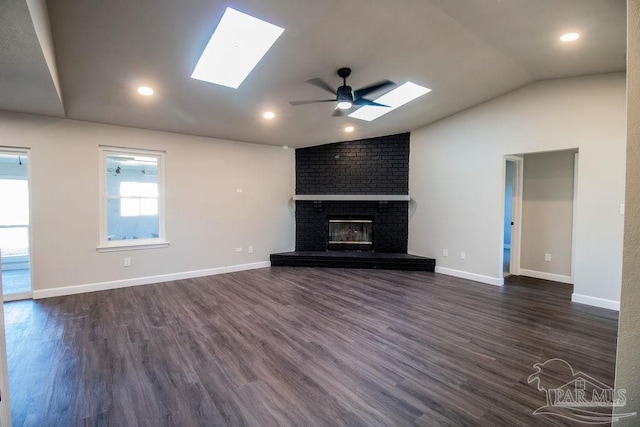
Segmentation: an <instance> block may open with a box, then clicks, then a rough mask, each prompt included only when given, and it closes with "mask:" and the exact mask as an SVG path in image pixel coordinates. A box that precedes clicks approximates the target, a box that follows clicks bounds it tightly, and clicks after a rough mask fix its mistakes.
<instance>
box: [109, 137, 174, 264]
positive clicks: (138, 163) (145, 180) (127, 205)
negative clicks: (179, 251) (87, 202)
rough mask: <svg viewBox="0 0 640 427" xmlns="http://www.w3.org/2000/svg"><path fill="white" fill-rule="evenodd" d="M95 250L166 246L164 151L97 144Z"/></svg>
mask: <svg viewBox="0 0 640 427" xmlns="http://www.w3.org/2000/svg"><path fill="white" fill-rule="evenodd" d="M101 160H102V172H101V178H102V179H101V183H100V185H101V188H102V191H101V194H102V195H101V198H100V204H101V206H100V207H101V209H100V211H101V221H100V222H101V230H100V247H99V248H98V250H106V251H108V250H123V249H140V248H142V247H163V246H168V242H167V240H166V236H165V230H164V200H163V185H164V181H163V168H164V153H162V152H156V151H153V152H152V151H137V150H126V149H119V148H108V147H102V148H101Z"/></svg>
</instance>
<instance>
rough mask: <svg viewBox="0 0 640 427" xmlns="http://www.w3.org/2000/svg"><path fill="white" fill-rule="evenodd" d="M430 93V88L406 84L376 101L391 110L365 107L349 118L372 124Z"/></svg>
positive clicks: (370, 106)
mask: <svg viewBox="0 0 640 427" xmlns="http://www.w3.org/2000/svg"><path fill="white" fill-rule="evenodd" d="M429 92H431V89H429V88H426V87H423V86H420V85H417V84H415V83H411V82H406V83H405V84H403V85H402V86H398V87H397V88H395V89H394V90H392V91H391V92H389V93H385V94H384V95H382V96H381V97H380V98H377V99H376V100H375V102H377V103H379V104H384V105H388V106H389V107H390V108H388V107H375V106H372V105H365V106H364V107H361V108H359V109H357V110H356V111H354V112H353V113H351V114H349V117H353V118H356V119H360V120H366V121H368V122H370V121H372V120H375V119H377V118H378V117H380V116H383V115H385V114H387V113H388V112H390V111H393V110H395V109H396V108H398V107H401V106H403V105H404V104H406V103H407V102H410V101H413V100H414V99H416V98H418V97H420V96H422V95H424V94H425V93H429Z"/></svg>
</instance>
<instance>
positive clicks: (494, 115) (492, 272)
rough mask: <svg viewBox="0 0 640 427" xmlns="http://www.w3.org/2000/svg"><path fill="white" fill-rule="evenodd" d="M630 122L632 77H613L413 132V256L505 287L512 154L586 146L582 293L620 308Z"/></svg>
mask: <svg viewBox="0 0 640 427" xmlns="http://www.w3.org/2000/svg"><path fill="white" fill-rule="evenodd" d="M625 126H626V114H625V75H624V73H614V74H607V75H598V76H587V77H579V78H570V79H560V80H552V81H545V82H538V83H535V84H532V85H529V86H526V87H524V88H522V89H520V90H517V91H514V92H511V93H509V94H507V95H504V96H502V97H500V98H497V99H495V100H493V101H490V102H487V103H485V104H482V105H480V106H478V107H475V108H472V109H469V110H467V111H464V112H462V113H459V114H457V115H455V116H452V117H450V118H448V119H445V120H441V121H439V122H437V123H435V124H433V125H431V126H428V127H425V128H422V129H420V130H417V131H415V132H412V134H411V159H410V168H409V173H410V177H409V186H410V194H411V196H412V197H413V198H414V199H415V201H416V204H417V210H416V212H415V213H414V215H413V217H412V218H411V221H410V223H409V251H410V252H411V253H413V254H417V255H425V256H431V257H435V258H437V265H438V266H440V267H445V268H447V269H451V270H457V271H462V272H467V273H473V274H475V275H478V276H476V277H477V278H478V279H480V280H485V281H487V282H491V281H493V282H494V283H499V280H500V277H501V270H502V266H501V263H500V258H501V253H502V238H503V204H504V202H503V195H504V173H505V171H504V164H505V161H504V156H505V155H508V154H514V153H529V152H536V151H554V150H562V149H572V148H579V150H580V167H579V171H578V201H577V223H576V240H575V241H576V261H575V278H574V280H575V286H574V296H575V294H577V295H578V296H579V295H583V296H585V298H583V299H582V301H588V302H590V303H594V304H600V303H601V304H602V305H607V304H609V305H612V306H615V302H616V301H619V300H620V281H621V265H622V229H623V217H622V216H621V215H620V203H622V202H623V200H624V179H625V177H624V165H625ZM445 248H446V249H449V255H450V256H449V257H446V258H445V257H442V250H443V249H445ZM460 251H465V252H466V259H465V260H461V259H460V256H459V255H460ZM449 272H451V271H449ZM579 298H580V297H579ZM594 298H595V299H594ZM600 299H604V300H607V301H601V300H600ZM611 301H613V303H612V302H611Z"/></svg>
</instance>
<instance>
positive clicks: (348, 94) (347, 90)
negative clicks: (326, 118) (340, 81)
mask: <svg viewBox="0 0 640 427" xmlns="http://www.w3.org/2000/svg"><path fill="white" fill-rule="evenodd" d="M336 100H337V101H338V102H342V101H346V102H353V90H352V89H351V86H340V87H339V88H338V93H337V96H336Z"/></svg>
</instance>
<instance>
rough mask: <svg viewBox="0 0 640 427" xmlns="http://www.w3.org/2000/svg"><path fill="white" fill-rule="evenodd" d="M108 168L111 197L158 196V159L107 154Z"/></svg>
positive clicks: (108, 191)
mask: <svg viewBox="0 0 640 427" xmlns="http://www.w3.org/2000/svg"><path fill="white" fill-rule="evenodd" d="M106 166H107V168H106V169H107V170H106V172H105V173H106V178H107V180H106V181H107V194H108V195H109V196H123V197H135V196H137V197H157V196H158V159H157V158H155V157H141V156H137V155H132V154H107V165H106Z"/></svg>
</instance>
